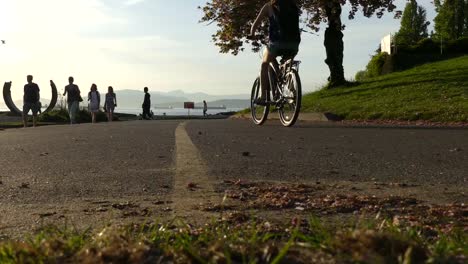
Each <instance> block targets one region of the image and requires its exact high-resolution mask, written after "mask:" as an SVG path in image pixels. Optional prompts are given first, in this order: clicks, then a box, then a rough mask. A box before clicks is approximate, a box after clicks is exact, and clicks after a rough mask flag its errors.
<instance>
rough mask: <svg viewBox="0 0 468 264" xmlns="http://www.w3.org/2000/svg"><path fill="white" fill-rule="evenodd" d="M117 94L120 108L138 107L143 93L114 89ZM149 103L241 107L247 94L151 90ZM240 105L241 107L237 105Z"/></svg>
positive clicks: (160, 105) (173, 105)
mask: <svg viewBox="0 0 468 264" xmlns="http://www.w3.org/2000/svg"><path fill="white" fill-rule="evenodd" d="M115 93H116V95H117V105H118V106H119V107H122V108H140V107H141V104H142V103H143V98H144V93H143V91H137V90H119V91H115ZM150 94H151V104H152V106H153V107H169V106H172V107H183V103H184V102H197V103H201V102H203V100H205V101H207V102H208V104H212V105H216V106H220V105H226V107H228V108H233V107H235V108H241V107H243V106H244V105H245V102H243V101H246V100H248V98H249V95H241V94H239V95H209V94H206V93H185V92H184V91H182V90H175V91H171V92H167V93H165V92H151V91H150ZM247 105H248V104H247ZM238 106H241V107H238Z"/></svg>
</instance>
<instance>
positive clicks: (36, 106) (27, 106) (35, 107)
mask: <svg viewBox="0 0 468 264" xmlns="http://www.w3.org/2000/svg"><path fill="white" fill-rule="evenodd" d="M39 110H41V103H40V102H37V103H24V105H23V114H25V115H27V114H28V113H29V111H31V112H32V114H33V116H36V115H37V113H38V112H39Z"/></svg>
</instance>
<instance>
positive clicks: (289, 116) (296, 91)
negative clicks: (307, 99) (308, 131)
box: [279, 70, 302, 127]
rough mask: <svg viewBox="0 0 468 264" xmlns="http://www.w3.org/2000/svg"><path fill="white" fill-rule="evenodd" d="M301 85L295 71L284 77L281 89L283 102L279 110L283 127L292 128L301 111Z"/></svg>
mask: <svg viewBox="0 0 468 264" xmlns="http://www.w3.org/2000/svg"><path fill="white" fill-rule="evenodd" d="M301 102H302V85H301V79H300V77H299V74H298V73H297V71H295V70H292V71H291V72H289V73H288V74H287V75H286V84H285V85H284V88H283V102H282V105H281V106H280V108H279V117H280V120H281V123H282V124H283V126H285V127H291V126H293V125H294V124H295V123H296V121H297V118H298V117H299V112H300V111H301Z"/></svg>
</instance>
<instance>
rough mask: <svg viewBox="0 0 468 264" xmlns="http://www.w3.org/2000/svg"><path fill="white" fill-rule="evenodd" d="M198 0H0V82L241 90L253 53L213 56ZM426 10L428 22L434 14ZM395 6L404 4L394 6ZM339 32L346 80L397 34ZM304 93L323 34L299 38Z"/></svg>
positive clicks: (319, 57) (388, 23)
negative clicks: (71, 78) (385, 40)
mask: <svg viewBox="0 0 468 264" xmlns="http://www.w3.org/2000/svg"><path fill="white" fill-rule="evenodd" d="M205 2H206V0H171V1H162V0H40V1H39V0H0V39H5V40H6V45H1V46H0V82H1V83H2V85H3V82H4V81H13V88H12V90H13V97H14V98H16V99H19V98H21V96H22V87H23V85H24V83H25V79H26V78H25V76H26V75H27V74H33V75H34V77H35V82H37V83H38V84H39V85H40V86H41V90H42V94H41V95H42V97H45V98H48V97H49V96H50V88H49V87H50V86H49V85H48V81H49V80H51V79H52V80H54V81H55V83H56V84H57V85H58V87H59V89H62V88H63V86H64V85H65V84H66V82H67V78H68V76H70V75H73V76H75V79H76V82H77V84H78V85H80V87H81V89H82V90H86V91H87V90H88V89H89V87H90V86H91V83H96V84H97V85H98V87H99V88H100V90H104V89H105V87H107V86H108V85H112V86H114V88H115V89H117V90H119V89H142V87H144V86H149V87H150V89H152V90H158V91H170V90H176V89H181V90H184V91H187V92H198V91H200V92H206V93H210V94H239V93H242V94H248V93H249V92H250V88H251V83H252V81H253V79H254V78H255V77H256V75H257V74H258V69H259V55H258V54H254V53H252V52H250V50H248V51H246V52H244V53H243V54H240V55H239V56H237V57H234V56H232V55H229V54H219V53H218V50H217V48H216V47H215V46H214V44H213V43H212V42H211V34H212V33H214V32H215V28H214V26H207V25H205V24H200V23H198V21H199V19H200V18H201V16H202V13H201V11H200V10H198V9H197V7H198V6H200V5H203V4H204V3H205ZM419 2H420V4H423V5H424V6H426V7H427V11H428V19H429V20H430V21H431V22H432V19H433V16H434V11H433V9H434V8H433V6H432V4H430V1H429V0H424V1H422V0H420V1H419ZM397 3H398V4H399V7H400V6H401V9H403V7H404V3H405V1H404V0H400V1H397ZM344 22H345V23H346V25H347V29H346V31H345V33H344V34H345V71H346V75H347V76H348V77H353V76H354V74H355V73H356V71H358V70H360V69H362V68H364V67H365V65H366V63H367V62H368V60H369V57H370V55H371V54H373V52H374V50H376V49H377V47H378V45H379V43H380V39H381V38H382V37H383V36H385V35H387V34H388V33H391V32H395V31H397V30H398V28H399V23H400V21H399V20H395V19H393V14H385V16H384V18H383V19H380V20H378V19H376V18H372V19H367V18H363V17H362V16H359V17H358V18H357V19H355V20H352V21H348V20H347V19H346V18H344ZM298 59H300V60H302V61H303V64H302V65H301V76H302V81H303V86H304V90H307V91H310V90H314V89H316V88H317V87H318V86H320V85H322V84H324V83H325V80H326V78H327V76H328V69H327V66H326V65H325V64H324V62H323V61H324V59H325V50H324V47H323V36H314V35H310V34H304V35H303V42H302V44H301V50H300V53H299V55H298Z"/></svg>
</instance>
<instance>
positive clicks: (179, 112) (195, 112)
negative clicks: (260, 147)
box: [115, 107, 243, 116]
mask: <svg viewBox="0 0 468 264" xmlns="http://www.w3.org/2000/svg"><path fill="white" fill-rule="evenodd" d="M151 110H152V111H153V113H154V114H155V115H157V116H162V115H167V116H186V115H191V116H202V115H203V109H190V111H189V110H188V109H183V108H170V109H169V108H168V109H160V108H152V109H151ZM241 110H243V109H242V108H227V109H208V111H207V114H209V115H216V114H219V113H225V112H237V111H241ZM115 112H116V113H125V114H134V115H139V114H141V113H142V109H141V108H140V109H136V108H118V107H117V108H116V109H115Z"/></svg>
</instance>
